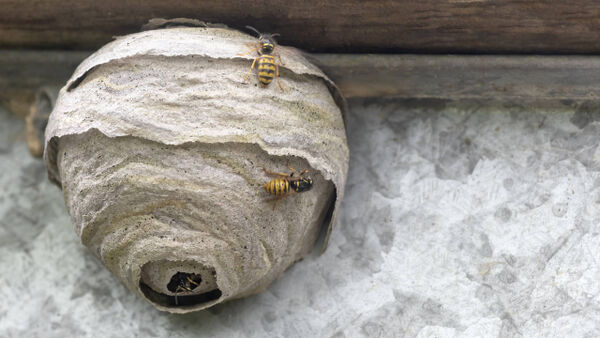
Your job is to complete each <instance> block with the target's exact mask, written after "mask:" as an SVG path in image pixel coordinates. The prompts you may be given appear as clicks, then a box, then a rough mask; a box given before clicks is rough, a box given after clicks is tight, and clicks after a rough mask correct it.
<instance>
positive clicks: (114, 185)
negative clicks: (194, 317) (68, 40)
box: [45, 28, 348, 313]
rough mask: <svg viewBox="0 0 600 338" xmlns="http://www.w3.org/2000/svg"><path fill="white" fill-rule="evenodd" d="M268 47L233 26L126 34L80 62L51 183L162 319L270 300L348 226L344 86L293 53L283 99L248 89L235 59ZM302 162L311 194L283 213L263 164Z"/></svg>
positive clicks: (49, 140)
mask: <svg viewBox="0 0 600 338" xmlns="http://www.w3.org/2000/svg"><path fill="white" fill-rule="evenodd" d="M255 43H256V39H255V38H253V37H251V36H248V35H245V34H242V33H240V32H237V31H234V30H229V29H223V28H172V29H165V30H153V31H146V32H142V33H138V34H133V35H128V36H125V37H121V38H119V39H117V40H116V41H114V42H112V43H110V44H108V45H106V46H105V47H103V48H102V49H100V50H99V51H98V52H96V53H95V54H93V55H92V56H90V57H89V58H88V59H87V60H85V61H84V62H83V63H82V64H81V65H80V66H79V68H78V69H77V70H76V71H75V74H74V75H73V77H72V78H71V79H70V80H69V81H68V83H67V85H66V86H65V87H64V88H63V89H62V90H61V91H60V94H59V98H58V100H57V102H56V106H55V109H54V111H53V112H52V115H51V117H50V121H49V124H48V128H47V130H46V153H45V159H46V162H47V167H48V172H49V177H50V179H51V180H52V181H53V182H55V183H57V184H58V185H59V186H61V187H62V189H63V192H64V197H65V202H66V205H67V208H68V211H69V213H70V214H71V218H72V220H73V223H74V224H75V230H76V232H77V234H78V235H79V236H80V237H81V240H82V242H83V243H84V244H85V245H86V246H87V247H88V248H89V249H90V250H91V251H92V252H93V253H94V254H95V255H96V256H97V257H98V258H99V259H100V260H101V261H102V262H103V263H104V265H105V266H106V267H107V268H108V269H109V270H110V271H111V272H112V273H113V274H114V275H115V276H117V278H119V280H121V282H123V283H124V284H125V285H126V286H127V287H128V288H129V289H130V290H132V291H133V292H135V293H136V294H138V295H139V296H141V297H143V298H144V299H146V300H148V301H150V302H151V303H152V304H153V305H154V306H156V307H157V308H158V309H160V310H166V311H170V312H178V313H183V312H189V311H195V310H200V309H204V308H207V307H209V306H212V305H214V304H216V303H219V302H223V301H226V300H230V299H234V298H239V297H243V296H247V295H250V294H254V293H257V292H261V291H263V290H264V289H265V288H266V287H267V286H268V285H269V284H270V283H271V282H272V281H273V280H275V279H276V278H277V277H278V276H280V275H281V274H282V273H283V271H284V270H285V269H286V268H287V267H289V266H290V265H291V264H292V263H294V262H295V261H297V260H298V259H300V258H301V257H302V256H304V255H305V254H307V253H308V252H309V251H310V250H311V249H312V247H313V245H314V243H315V240H316V238H317V236H318V234H319V232H320V230H321V227H322V225H324V226H325V227H328V228H327V231H328V235H329V231H330V230H331V228H332V226H333V225H334V224H335V219H336V214H337V210H338V209H339V205H340V202H341V200H342V196H343V195H344V183H345V180H346V174H347V170H348V147H347V144H346V134H345V128H344V121H343V116H342V111H341V106H340V105H339V102H340V100H338V99H337V98H339V97H340V96H339V93H338V92H337V89H336V87H335V85H333V83H332V82H331V81H330V80H329V79H328V78H327V77H326V76H325V75H324V74H322V73H321V72H320V71H319V70H318V69H317V68H316V67H314V66H313V65H311V64H310V63H309V62H308V61H306V60H305V59H304V58H303V57H302V54H301V53H300V52H298V51H297V50H295V49H293V48H286V47H281V46H278V47H277V48H276V52H279V53H280V54H281V58H282V60H283V62H284V63H285V66H281V68H280V72H281V82H282V85H283V86H284V88H285V91H281V90H280V88H279V87H278V85H277V83H276V81H274V82H273V83H271V85H270V86H268V87H266V88H262V87H260V86H259V85H258V81H257V78H256V76H255V75H253V76H252V77H251V79H250V81H249V83H248V84H247V85H244V84H242V83H241V82H242V79H243V77H244V74H245V73H246V72H247V71H248V70H249V67H250V65H251V63H252V58H253V57H255V55H247V56H237V54H239V53H244V52H246V51H247V50H248V48H249V47H248V44H255ZM288 162H289V165H290V166H292V167H294V168H296V169H297V170H298V171H300V170H304V169H308V170H309V175H310V176H311V177H312V179H313V182H314V184H313V189H312V190H310V191H307V192H303V193H298V194H293V195H290V196H288V197H286V198H284V199H283V200H281V201H280V202H279V203H278V205H277V207H276V208H275V209H274V210H273V204H272V203H270V202H269V201H268V199H269V195H268V194H267V192H266V191H265V190H264V189H263V188H262V185H263V184H264V183H266V182H267V181H269V180H270V179H272V177H268V176H266V175H265V173H264V172H263V167H264V168H267V169H269V170H273V171H280V172H289V170H288V169H287V167H286V164H288ZM328 235H327V237H328Z"/></svg>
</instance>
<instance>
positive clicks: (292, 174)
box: [285, 160, 297, 177]
mask: <svg viewBox="0 0 600 338" xmlns="http://www.w3.org/2000/svg"><path fill="white" fill-rule="evenodd" d="M285 166H286V167H288V169H290V171H291V172H292V173H291V174H290V177H292V176H294V174H297V172H296V170H295V169H294V168H292V167H290V161H289V160H288V161H286V162H285Z"/></svg>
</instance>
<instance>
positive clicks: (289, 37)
mask: <svg viewBox="0 0 600 338" xmlns="http://www.w3.org/2000/svg"><path fill="white" fill-rule="evenodd" d="M0 8H1V10H0V48H65V49H97V48H98V47H100V46H101V45H103V44H105V43H107V42H108V41H110V40H111V39H112V37H113V36H114V35H123V34H128V33H132V32H135V31H138V30H139V28H140V26H142V25H143V24H144V23H146V22H147V21H148V20H149V19H151V18H157V17H163V18H175V17H189V18H195V19H199V20H203V21H207V22H213V23H224V24H227V25H229V26H231V27H234V28H239V29H243V28H244V26H245V25H252V26H254V27H256V28H258V29H259V30H266V31H270V32H278V33H281V39H280V40H281V41H280V42H281V43H282V44H286V45H293V46H296V47H299V48H302V49H305V50H307V51H310V52H344V53H358V52H386V53H399V52H413V53H448V52H450V53H543V54H567V53H570V54H582V53H584V54H592V53H600V34H598V32H599V31H600V2H598V1H594V0H573V1H521V0H505V1H496V0H450V1H441V0H422V1H396V0H377V1H364V0H343V1H342V0H306V1H286V0H270V1H241V0H235V1H234V0H223V1H189V0H172V1H164V0H145V1H137V0H136V1H133V0H104V1H81V0H60V1H58V0H37V1H23V0H0Z"/></svg>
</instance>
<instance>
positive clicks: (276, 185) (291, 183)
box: [263, 165, 313, 210]
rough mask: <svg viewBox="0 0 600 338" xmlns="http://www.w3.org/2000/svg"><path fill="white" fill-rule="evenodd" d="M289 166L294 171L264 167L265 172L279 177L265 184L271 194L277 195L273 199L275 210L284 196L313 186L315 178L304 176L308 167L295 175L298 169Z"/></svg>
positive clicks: (307, 189)
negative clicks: (270, 169) (280, 170)
mask: <svg viewBox="0 0 600 338" xmlns="http://www.w3.org/2000/svg"><path fill="white" fill-rule="evenodd" d="M287 167H288V168H289V169H290V170H291V171H292V172H291V173H289V174H284V173H278V172H275V171H269V170H267V169H265V168H263V170H264V171H265V174H267V175H270V176H275V177H277V178H274V179H272V180H270V181H269V182H267V183H265V185H264V186H263V188H265V190H266V191H267V192H268V193H269V194H271V195H275V198H274V199H273V200H274V201H275V203H274V204H273V210H275V207H276V206H277V202H279V201H280V200H281V199H282V198H284V197H286V196H288V195H290V194H293V193H300V192H304V191H309V190H310V189H312V186H313V180H312V179H311V178H310V176H304V174H306V173H307V172H308V169H305V170H304V171H302V172H301V173H300V175H297V176H296V177H294V174H297V172H296V170H294V168H292V167H290V166H289V165H288V166H287Z"/></svg>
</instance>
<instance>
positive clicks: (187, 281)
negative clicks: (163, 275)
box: [167, 272, 202, 305]
mask: <svg viewBox="0 0 600 338" xmlns="http://www.w3.org/2000/svg"><path fill="white" fill-rule="evenodd" d="M200 283H202V277H201V276H200V275H197V274H195V273H185V272H177V273H176V274H174V275H173V277H171V280H170V281H169V284H167V289H168V290H169V291H171V292H173V293H175V305H179V304H178V301H177V295H178V294H179V293H181V292H184V291H187V292H192V291H193V290H194V289H195V288H197V287H198V286H200Z"/></svg>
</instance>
